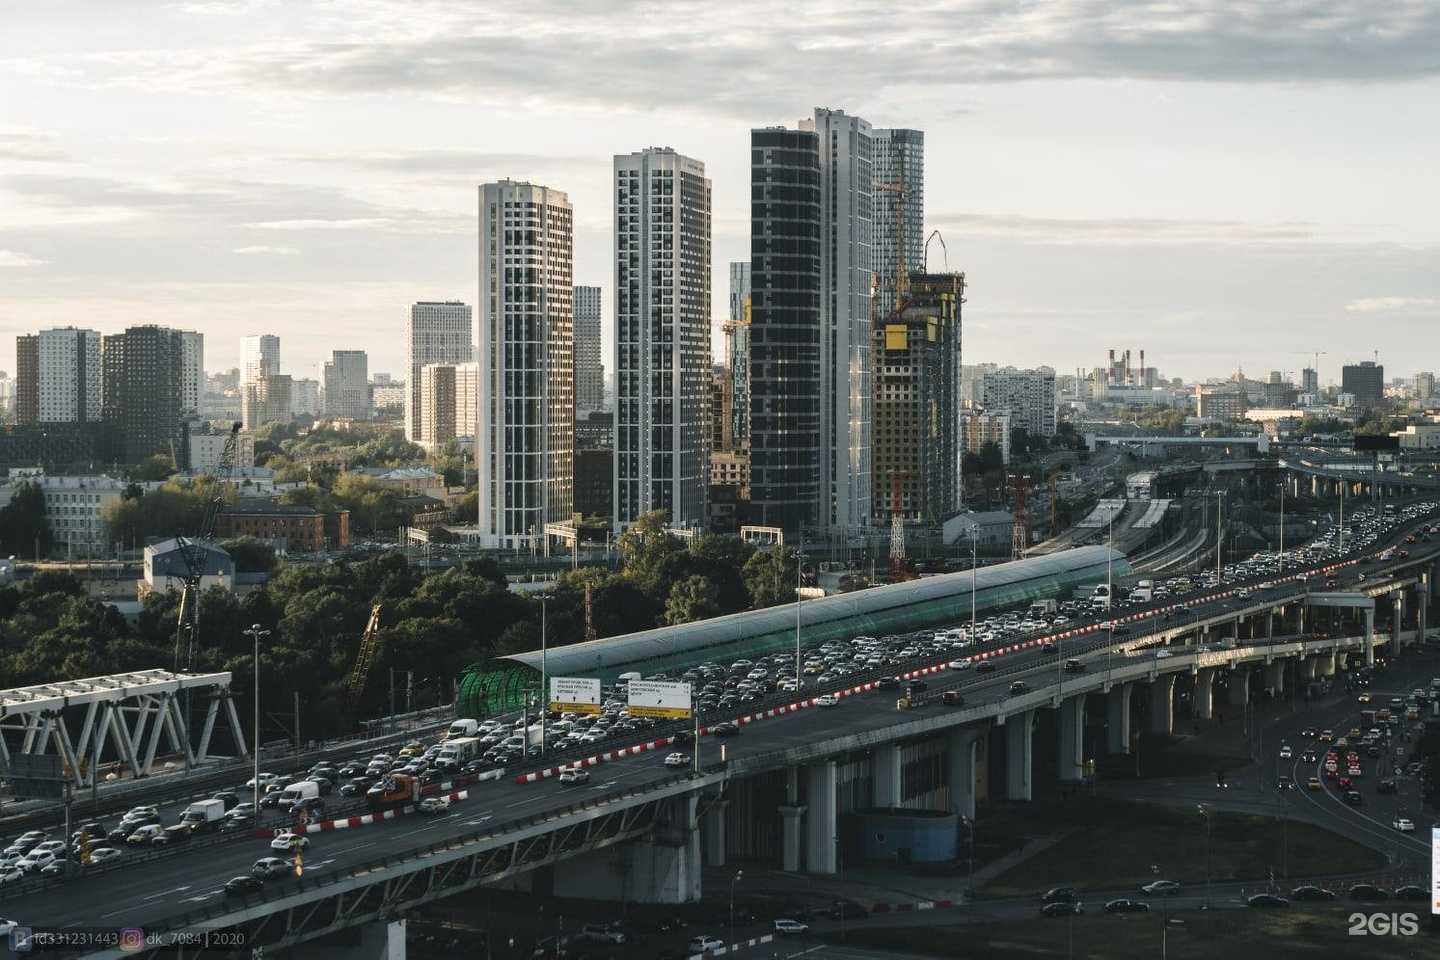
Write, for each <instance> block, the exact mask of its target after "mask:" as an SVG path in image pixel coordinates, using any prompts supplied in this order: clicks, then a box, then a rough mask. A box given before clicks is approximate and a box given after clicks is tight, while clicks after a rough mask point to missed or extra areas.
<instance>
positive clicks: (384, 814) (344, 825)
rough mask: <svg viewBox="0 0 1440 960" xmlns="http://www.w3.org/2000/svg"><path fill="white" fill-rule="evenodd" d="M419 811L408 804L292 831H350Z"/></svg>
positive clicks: (459, 796) (461, 795)
mask: <svg viewBox="0 0 1440 960" xmlns="http://www.w3.org/2000/svg"><path fill="white" fill-rule="evenodd" d="M445 796H446V797H447V798H448V799H449V800H451V801H455V800H464V799H466V798H468V797H469V796H470V791H469V790H457V791H455V792H453V793H450V794H446V795H445ZM418 809H419V806H418V805H417V804H413V803H408V804H406V805H405V806H403V807H397V808H395V809H392V810H380V811H377V812H375V813H367V814H363V815H361V816H358V817H345V818H344V819H341V820H323V821H321V822H320V823H312V824H308V825H307V826H305V828H304V829H303V830H299V829H297V830H294V831H293V832H294V833H324V832H327V831H330V830H350V829H353V828H355V827H368V826H369V825H370V824H372V823H379V822H380V821H382V820H394V819H395V818H396V817H403V816H406V815H407V814H411V813H414V812H415V811H416V810H418Z"/></svg>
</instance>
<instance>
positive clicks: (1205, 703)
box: [1193, 667, 1215, 720]
mask: <svg viewBox="0 0 1440 960" xmlns="http://www.w3.org/2000/svg"><path fill="white" fill-rule="evenodd" d="M1194 697H1195V699H1194V701H1193V703H1194V710H1195V714H1194V716H1195V719H1197V720H1209V719H1211V718H1213V717H1214V716H1215V668H1214V667H1205V668H1203V669H1201V670H1199V671H1197V672H1196V674H1195V694H1194Z"/></svg>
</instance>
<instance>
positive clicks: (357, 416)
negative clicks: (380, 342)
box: [321, 350, 370, 420]
mask: <svg viewBox="0 0 1440 960" xmlns="http://www.w3.org/2000/svg"><path fill="white" fill-rule="evenodd" d="M321 376H322V377H323V379H324V383H325V415H326V416H327V417H343V418H345V419H349V420H368V419H369V418H370V358H369V357H368V356H367V355H366V353H365V351H364V350H332V351H330V359H329V360H327V361H325V363H324V364H323V365H322V368H321Z"/></svg>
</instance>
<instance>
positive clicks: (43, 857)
mask: <svg viewBox="0 0 1440 960" xmlns="http://www.w3.org/2000/svg"><path fill="white" fill-rule="evenodd" d="M55 859H56V858H55V851H53V850H31V851H30V852H29V853H27V854H25V856H24V857H22V858H21V859H20V861H19V862H18V863H16V864H15V866H16V868H18V869H19V871H20V872H21V873H34V872H35V871H37V870H39V869H40V868H42V867H47V866H49V865H50V864H51V863H52V862H53V861H54V860H55Z"/></svg>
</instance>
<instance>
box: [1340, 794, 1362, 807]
mask: <svg viewBox="0 0 1440 960" xmlns="http://www.w3.org/2000/svg"><path fill="white" fill-rule="evenodd" d="M1345 802H1346V803H1348V804H1350V806H1352V807H1358V806H1360V805H1361V804H1363V803H1364V802H1365V798H1364V797H1362V796H1360V791H1359V790H1346V791H1345Z"/></svg>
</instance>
